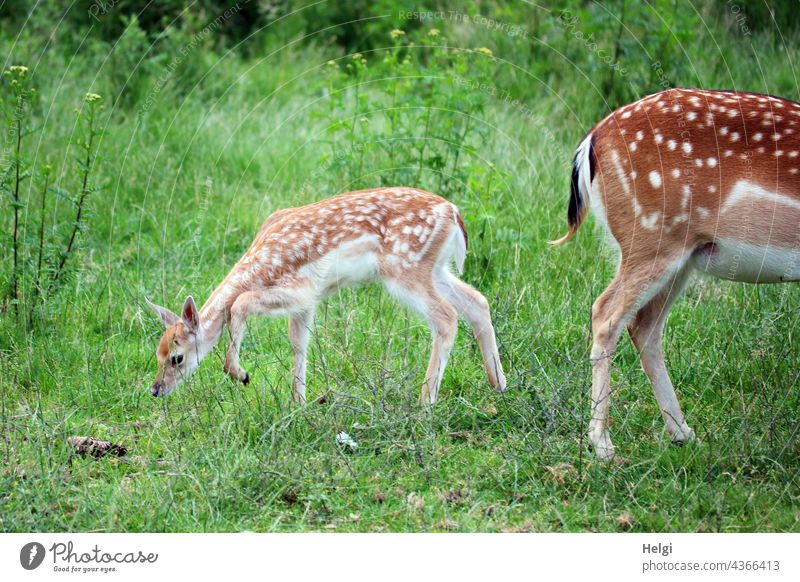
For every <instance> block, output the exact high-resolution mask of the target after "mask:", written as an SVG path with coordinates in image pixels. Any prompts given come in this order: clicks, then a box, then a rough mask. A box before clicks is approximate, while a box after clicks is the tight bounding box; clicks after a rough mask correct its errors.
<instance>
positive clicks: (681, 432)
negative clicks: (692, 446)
mask: <svg viewBox="0 0 800 582" xmlns="http://www.w3.org/2000/svg"><path fill="white" fill-rule="evenodd" d="M694 440H697V436H696V435H695V434H694V431H693V430H692V429H691V428H689V425H687V424H685V423H684V424H683V426H681V427H680V428H679V429H678V431H677V432H676V433H675V434H673V435H672V444H673V445H677V446H679V447H682V446H683V445H684V444H685V443H688V442H691V441H694Z"/></svg>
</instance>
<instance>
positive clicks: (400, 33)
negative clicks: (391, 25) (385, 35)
mask: <svg viewBox="0 0 800 582" xmlns="http://www.w3.org/2000/svg"><path fill="white" fill-rule="evenodd" d="M404 34H405V31H403V30H400V29H399V28H395V29H394V30H393V31H392V32H390V33H389V36H391V37H392V38H397V37H398V36H403V35H404Z"/></svg>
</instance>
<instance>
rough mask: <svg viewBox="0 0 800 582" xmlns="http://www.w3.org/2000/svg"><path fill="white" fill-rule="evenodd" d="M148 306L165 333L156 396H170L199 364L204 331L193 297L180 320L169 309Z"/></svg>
mask: <svg viewBox="0 0 800 582" xmlns="http://www.w3.org/2000/svg"><path fill="white" fill-rule="evenodd" d="M147 304H148V305H149V306H150V307H152V309H153V311H155V312H156V314H157V315H158V317H159V319H160V320H161V323H163V324H164V327H165V328H166V331H164V335H162V336H161V339H160V340H159V342H158V348H157V349H156V358H157V359H158V372H156V380H155V382H153V389H152V393H153V396H167V395H168V394H169V393H170V392H172V391H173V390H175V388H176V387H177V386H178V384H180V383H181V381H183V380H185V379H186V378H188V377H189V376H190V375H191V373H192V372H194V371H195V370H196V369H197V366H198V365H199V364H200V345H201V342H202V333H203V330H202V328H201V327H200V315H199V314H198V312H197V306H196V305H195V304H194V299H192V297H191V295H190V296H189V297H187V298H186V301H185V302H184V304H183V310H182V311H181V315H180V317H178V316H177V315H175V314H174V313H173V312H172V311H170V310H169V309H167V308H166V307H161V306H159V305H155V304H153V303H150V302H149V301H148V302H147Z"/></svg>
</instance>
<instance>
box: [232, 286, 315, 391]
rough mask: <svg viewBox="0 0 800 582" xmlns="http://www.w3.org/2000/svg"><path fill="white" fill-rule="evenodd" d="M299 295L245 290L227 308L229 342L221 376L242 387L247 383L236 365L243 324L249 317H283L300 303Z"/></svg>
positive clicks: (243, 328)
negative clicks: (229, 313) (229, 310)
mask: <svg viewBox="0 0 800 582" xmlns="http://www.w3.org/2000/svg"><path fill="white" fill-rule="evenodd" d="M301 300H302V295H301V294H300V293H299V292H296V291H295V292H291V291H285V290H272V289H266V290H262V291H247V292H245V293H242V294H241V295H239V297H237V298H236V301H234V302H233V305H232V306H231V319H230V323H229V325H228V328H229V332H230V342H229V343H228V353H227V355H226V357H225V373H226V374H228V376H230V377H231V378H233V379H234V380H238V381H240V382H242V383H243V384H245V385H246V384H248V383H249V382H250V376H249V374H248V373H247V372H246V371H244V370H243V369H242V368H241V367H240V366H239V348H240V347H241V345H242V339H243V338H244V331H245V324H246V322H247V318H248V317H249V316H251V315H254V314H257V315H272V316H277V315H285V314H286V313H288V312H289V311H291V310H292V309H293V308H296V307H297V305H299V304H301Z"/></svg>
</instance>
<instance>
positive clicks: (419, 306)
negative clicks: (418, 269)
mask: <svg viewBox="0 0 800 582" xmlns="http://www.w3.org/2000/svg"><path fill="white" fill-rule="evenodd" d="M386 289H387V290H388V291H389V293H390V294H391V295H392V296H393V297H395V298H396V299H397V300H398V301H400V302H402V303H404V304H405V305H407V306H408V307H409V308H410V309H411V310H412V311H414V312H416V313H418V314H419V315H421V316H422V317H424V318H425V320H426V321H427V322H428V325H430V328H431V335H432V337H433V345H432V348H431V358H430V361H429V362H428V370H427V371H426V372H425V382H424V383H423V385H422V391H421V392H420V395H419V400H420V403H422V404H434V403H435V402H436V397H437V396H438V394H439V386H440V385H441V382H442V375H443V374H444V369H445V367H446V366H447V360H448V359H449V357H450V350H451V349H452V347H453V342H454V341H455V338H456V331H457V330H458V314H457V312H456V310H455V309H454V308H453V306H452V305H450V304H449V303H448V302H447V301H446V300H445V299H444V298H443V297H442V296H441V295H440V294H439V293H438V292H437V291H436V289H434V287H433V285H431V286H430V287H427V286H423V285H415V284H411V283H409V282H407V281H400V280H397V279H393V280H389V281H386Z"/></svg>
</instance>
